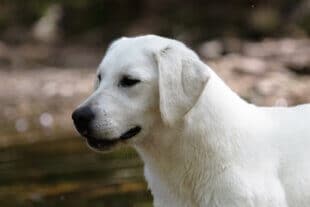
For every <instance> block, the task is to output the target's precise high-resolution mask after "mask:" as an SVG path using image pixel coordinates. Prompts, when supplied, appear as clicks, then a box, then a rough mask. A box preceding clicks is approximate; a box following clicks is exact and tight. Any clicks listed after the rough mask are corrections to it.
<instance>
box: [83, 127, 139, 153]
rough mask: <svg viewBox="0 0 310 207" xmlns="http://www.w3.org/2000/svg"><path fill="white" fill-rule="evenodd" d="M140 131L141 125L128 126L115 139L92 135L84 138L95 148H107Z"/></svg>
mask: <svg viewBox="0 0 310 207" xmlns="http://www.w3.org/2000/svg"><path fill="white" fill-rule="evenodd" d="M140 131H141V127H140V126H135V127H133V128H130V129H129V130H128V131H126V132H125V133H123V134H122V135H121V136H120V137H119V138H116V139H107V138H104V139H103V138H102V139H98V138H96V137H92V136H86V138H87V143H88V145H89V146H90V147H93V148H96V149H107V148H110V147H112V146H114V145H116V144H117V143H118V142H121V141H124V140H128V139H130V138H132V137H134V136H135V135H137V134H138V133H139V132H140Z"/></svg>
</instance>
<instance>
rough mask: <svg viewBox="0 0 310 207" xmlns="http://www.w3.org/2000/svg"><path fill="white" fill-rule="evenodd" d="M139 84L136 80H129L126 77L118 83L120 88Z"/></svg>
mask: <svg viewBox="0 0 310 207" xmlns="http://www.w3.org/2000/svg"><path fill="white" fill-rule="evenodd" d="M139 82H141V81H140V80H138V79H134V78H130V77H128V76H124V77H123V78H122V79H121V80H120V82H119V86H121V87H131V86H134V85H136V84H137V83H139Z"/></svg>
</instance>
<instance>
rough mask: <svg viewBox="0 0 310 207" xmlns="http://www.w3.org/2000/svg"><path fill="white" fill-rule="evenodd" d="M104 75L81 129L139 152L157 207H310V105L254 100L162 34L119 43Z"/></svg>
mask: <svg viewBox="0 0 310 207" xmlns="http://www.w3.org/2000/svg"><path fill="white" fill-rule="evenodd" d="M97 74H98V75H97V77H98V78H97V83H96V90H95V91H94V93H93V94H92V95H91V96H90V97H89V98H88V99H87V100H86V101H85V102H84V103H83V104H82V105H81V106H80V107H79V108H78V109H77V110H75V112H74V113H73V115H72V116H73V120H74V123H75V125H76V128H77V130H78V131H79V132H80V133H81V134H82V135H83V136H84V137H86V138H87V142H88V144H89V146H91V147H92V148H94V149H96V150H98V151H101V150H106V149H109V148H111V147H114V146H116V145H119V144H121V143H129V144H131V145H132V146H134V148H136V150H137V151H138V153H139V154H140V156H141V158H142V159H143V161H144V163H145V177H146V179H147V182H148V184H149V187H150V189H151V192H152V194H153V196H154V205H155V206H156V207H196V206H197V207H198V206H200V207H309V206H310V104H308V105H301V106H296V107H290V108H280V107H270V108H266V107H257V106H254V105H252V104H248V103H247V102H245V101H244V100H242V99H241V98H240V97H238V95H237V94H235V93H234V92H233V91H232V90H231V89H229V88H228V87H227V86H226V85H225V83H224V82H223V81H222V80H221V79H220V78H219V77H218V76H217V75H216V74H215V73H214V72H213V71H212V70H211V69H210V68H209V67H208V66H207V65H205V64H204V63H203V62H202V61H201V60H200V59H199V58H198V56H197V55H196V54H195V53H194V52H193V51H192V50H190V49H188V48H187V47H186V46H185V45H184V44H182V43H180V42H178V41H175V40H171V39H166V38H162V37H158V36H155V35H147V36H140V37H135V38H121V39H119V40H117V41H115V42H114V43H113V44H112V45H111V46H110V48H109V49H108V51H107V53H106V55H105V57H104V59H103V60H102V62H101V64H100V66H99V69H98V73H97Z"/></svg>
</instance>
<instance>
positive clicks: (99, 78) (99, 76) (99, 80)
mask: <svg viewBox="0 0 310 207" xmlns="http://www.w3.org/2000/svg"><path fill="white" fill-rule="evenodd" d="M97 79H98V82H99V83H100V82H101V75H100V74H98V75H97Z"/></svg>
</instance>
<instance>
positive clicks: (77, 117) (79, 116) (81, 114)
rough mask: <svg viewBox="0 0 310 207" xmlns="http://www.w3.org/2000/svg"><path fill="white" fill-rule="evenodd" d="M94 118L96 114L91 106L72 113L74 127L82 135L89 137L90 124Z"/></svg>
mask: <svg viewBox="0 0 310 207" xmlns="http://www.w3.org/2000/svg"><path fill="white" fill-rule="evenodd" d="M94 118H95V113H94V112H93V111H92V110H91V108H90V107H89V106H83V107H80V108H78V109H76V110H75V111H74V112H73V113H72V119H73V122H74V125H75V127H76V129H77V130H78V131H79V133H81V134H82V135H88V134H89V133H90V124H91V122H92V120H94Z"/></svg>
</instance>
